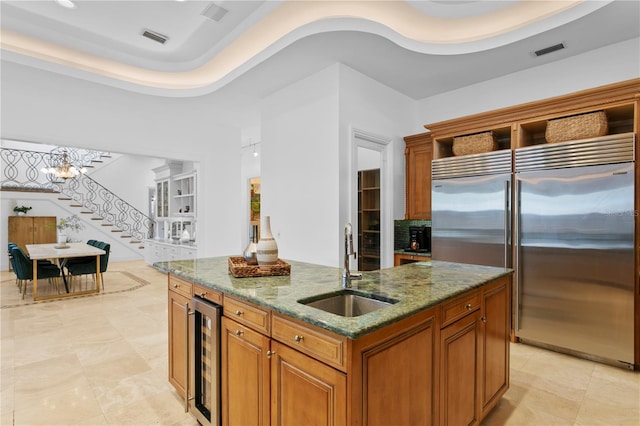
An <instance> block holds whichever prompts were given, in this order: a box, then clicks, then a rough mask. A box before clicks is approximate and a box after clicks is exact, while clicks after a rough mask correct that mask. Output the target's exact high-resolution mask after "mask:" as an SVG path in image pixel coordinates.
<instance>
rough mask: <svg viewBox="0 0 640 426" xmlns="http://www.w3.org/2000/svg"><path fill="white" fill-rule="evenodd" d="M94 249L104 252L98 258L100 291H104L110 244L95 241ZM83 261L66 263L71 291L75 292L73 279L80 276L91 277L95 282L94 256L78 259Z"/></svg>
mask: <svg viewBox="0 0 640 426" xmlns="http://www.w3.org/2000/svg"><path fill="white" fill-rule="evenodd" d="M95 247H97V248H99V249H102V250H104V252H105V253H104V254H103V255H101V256H100V284H101V285H102V290H104V273H105V272H106V271H107V265H108V263H109V252H110V251H111V244H108V243H105V242H102V241H96V242H95ZM78 259H85V260H83V261H77V262H73V263H67V264H66V265H65V267H66V268H67V277H69V281H70V282H71V291H74V290H75V281H76V280H75V279H74V277H78V276H80V275H91V276H92V277H93V279H94V282H95V278H96V277H95V274H96V258H95V256H90V257H86V258H78Z"/></svg>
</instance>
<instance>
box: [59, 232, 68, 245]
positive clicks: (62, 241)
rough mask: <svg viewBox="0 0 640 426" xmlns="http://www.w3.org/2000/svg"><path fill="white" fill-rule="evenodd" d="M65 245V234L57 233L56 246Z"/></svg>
mask: <svg viewBox="0 0 640 426" xmlns="http://www.w3.org/2000/svg"><path fill="white" fill-rule="evenodd" d="M66 246H67V236H66V235H65V234H58V247H66Z"/></svg>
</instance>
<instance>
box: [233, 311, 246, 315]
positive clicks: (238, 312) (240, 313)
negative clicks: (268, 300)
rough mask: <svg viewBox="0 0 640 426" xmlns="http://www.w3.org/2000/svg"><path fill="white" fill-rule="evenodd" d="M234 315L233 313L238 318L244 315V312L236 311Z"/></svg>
mask: <svg viewBox="0 0 640 426" xmlns="http://www.w3.org/2000/svg"><path fill="white" fill-rule="evenodd" d="M234 313H235V314H236V315H238V316H240V315H242V314H244V312H242V311H240V310H236V311H235V312H234Z"/></svg>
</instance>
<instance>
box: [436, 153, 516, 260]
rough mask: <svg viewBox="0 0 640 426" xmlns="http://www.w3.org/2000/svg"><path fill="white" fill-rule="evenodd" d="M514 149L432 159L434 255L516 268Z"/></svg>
mask: <svg viewBox="0 0 640 426" xmlns="http://www.w3.org/2000/svg"><path fill="white" fill-rule="evenodd" d="M511 164H512V163H511V151H510V150H502V151H495V152H490V153H484V154H475V155H466V156H461V157H449V158H442V159H438V160H434V161H433V162H432V193H431V197H432V198H431V205H432V208H431V255H432V258H433V259H435V260H446V261H450V262H460V263H473V264H480V265H488V266H500V267H511V226H510V225H511V180H512V167H511Z"/></svg>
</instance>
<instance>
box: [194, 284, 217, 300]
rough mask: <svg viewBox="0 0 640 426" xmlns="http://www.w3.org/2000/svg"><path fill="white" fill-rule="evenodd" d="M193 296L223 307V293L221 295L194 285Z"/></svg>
mask: <svg viewBox="0 0 640 426" xmlns="http://www.w3.org/2000/svg"><path fill="white" fill-rule="evenodd" d="M193 295H194V296H199V297H202V298H203V299H206V300H208V301H209V302H213V303H215V304H217V305H222V293H220V292H219V291H216V290H212V289H210V288H206V287H202V286H199V285H198V284H194V285H193Z"/></svg>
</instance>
